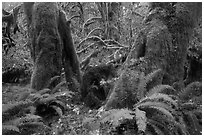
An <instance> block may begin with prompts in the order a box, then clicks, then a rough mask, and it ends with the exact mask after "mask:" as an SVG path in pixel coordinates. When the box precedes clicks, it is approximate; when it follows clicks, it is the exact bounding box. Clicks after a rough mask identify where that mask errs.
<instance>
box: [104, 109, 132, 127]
mask: <svg viewBox="0 0 204 137" xmlns="http://www.w3.org/2000/svg"><path fill="white" fill-rule="evenodd" d="M131 113H132V111H131V110H128V109H112V110H109V111H107V112H105V113H104V114H103V115H102V120H101V122H102V123H105V122H111V124H112V125H113V126H114V127H116V126H119V125H120V124H121V123H122V121H123V120H124V119H133V117H134V115H133V114H131Z"/></svg>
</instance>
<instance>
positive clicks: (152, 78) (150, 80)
mask: <svg viewBox="0 0 204 137" xmlns="http://www.w3.org/2000/svg"><path fill="white" fill-rule="evenodd" d="M162 74H163V71H162V70H161V69H158V70H155V71H153V72H151V73H149V74H148V75H146V76H145V81H144V82H145V84H146V89H147V91H149V90H150V89H151V88H153V87H154V86H156V85H155V84H154V83H156V84H157V85H158V84H161V83H160V82H161V76H162Z"/></svg>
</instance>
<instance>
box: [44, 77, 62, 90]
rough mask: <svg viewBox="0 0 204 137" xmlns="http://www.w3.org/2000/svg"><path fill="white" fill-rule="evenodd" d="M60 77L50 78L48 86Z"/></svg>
mask: <svg viewBox="0 0 204 137" xmlns="http://www.w3.org/2000/svg"><path fill="white" fill-rule="evenodd" d="M59 78H60V76H54V77H52V78H51V79H50V81H49V83H48V86H47V87H50V86H51V85H52V83H53V82H55V81H56V80H58V79H59Z"/></svg>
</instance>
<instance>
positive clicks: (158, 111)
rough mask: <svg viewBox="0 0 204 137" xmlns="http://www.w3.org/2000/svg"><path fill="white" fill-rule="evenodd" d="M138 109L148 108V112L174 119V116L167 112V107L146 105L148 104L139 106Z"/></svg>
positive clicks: (144, 109)
mask: <svg viewBox="0 0 204 137" xmlns="http://www.w3.org/2000/svg"><path fill="white" fill-rule="evenodd" d="M139 109H141V110H143V111H147V110H148V112H152V113H156V114H158V115H165V116H166V117H167V118H169V119H174V116H173V115H172V114H171V112H169V111H168V110H167V109H165V108H163V107H159V106H153V105H151V106H150V105H148V106H140V107H139Z"/></svg>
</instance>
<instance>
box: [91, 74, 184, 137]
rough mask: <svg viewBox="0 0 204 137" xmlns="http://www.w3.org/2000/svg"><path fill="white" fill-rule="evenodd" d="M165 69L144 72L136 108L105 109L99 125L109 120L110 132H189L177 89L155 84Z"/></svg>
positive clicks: (164, 133) (176, 133)
mask: <svg viewBox="0 0 204 137" xmlns="http://www.w3.org/2000/svg"><path fill="white" fill-rule="evenodd" d="M161 73H162V71H161V70H156V71H154V72H152V73H150V74H148V75H146V76H145V75H144V73H141V77H140V78H139V79H140V81H139V84H138V88H137V89H136V90H137V92H136V94H137V95H136V97H137V100H138V102H137V103H136V104H135V105H134V106H133V109H128V108H124V109H111V110H109V111H105V112H104V111H101V114H100V116H99V121H100V124H98V127H101V125H104V124H106V127H108V126H107V123H108V125H111V126H110V127H111V128H112V129H111V130H108V131H109V133H107V132H106V134H150V135H178V134H188V132H187V130H186V127H185V125H184V123H183V121H181V120H179V115H178V114H177V113H178V112H177V110H178V109H179V106H178V97H177V96H176V95H175V93H176V91H175V89H174V88H173V87H171V86H169V85H162V84H160V85H156V86H154V84H155V83H158V82H157V80H158V77H159V76H160V74H161ZM89 123H90V122H89ZM96 127H97V126H96V125H95V126H94V130H98V129H97V128H96ZM103 127H104V126H103ZM110 127H108V129H110ZM100 129H101V128H99V134H103V133H104V132H103V131H101V130H100ZM104 131H105V130H104Z"/></svg>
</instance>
